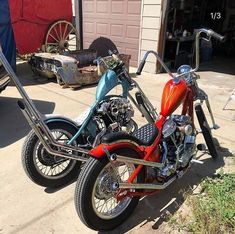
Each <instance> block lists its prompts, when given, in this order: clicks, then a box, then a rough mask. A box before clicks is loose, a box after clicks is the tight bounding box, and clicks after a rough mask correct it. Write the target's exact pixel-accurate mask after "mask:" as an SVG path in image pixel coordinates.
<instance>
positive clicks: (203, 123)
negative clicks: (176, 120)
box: [195, 105, 218, 158]
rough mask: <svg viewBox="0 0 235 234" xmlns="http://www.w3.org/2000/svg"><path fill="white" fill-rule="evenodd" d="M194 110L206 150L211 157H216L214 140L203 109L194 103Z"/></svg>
mask: <svg viewBox="0 0 235 234" xmlns="http://www.w3.org/2000/svg"><path fill="white" fill-rule="evenodd" d="M195 111H196V115H197V118H198V122H199V125H200V128H201V130H202V135H203V137H204V139H205V142H206V145H207V148H208V151H209V153H210V155H211V156H212V158H216V157H218V152H217V149H216V147H215V143H214V140H213V137H212V134H211V129H210V127H209V124H208V122H207V119H206V116H205V114H204V111H203V109H202V106H201V105H196V106H195Z"/></svg>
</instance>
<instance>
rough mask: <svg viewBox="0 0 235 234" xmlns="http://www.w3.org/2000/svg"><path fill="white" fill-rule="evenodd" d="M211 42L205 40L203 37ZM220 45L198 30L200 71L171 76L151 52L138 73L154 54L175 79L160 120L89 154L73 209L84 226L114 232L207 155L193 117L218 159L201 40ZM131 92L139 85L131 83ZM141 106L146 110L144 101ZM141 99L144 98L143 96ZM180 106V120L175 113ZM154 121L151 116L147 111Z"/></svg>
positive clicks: (113, 136) (111, 138)
mask: <svg viewBox="0 0 235 234" xmlns="http://www.w3.org/2000/svg"><path fill="white" fill-rule="evenodd" d="M202 33H204V34H206V35H207V38H203V37H201V34H202ZM211 37H214V38H215V39H218V40H220V41H223V40H224V37H222V36H221V35H219V34H217V33H215V32H214V31H212V30H210V29H209V30H207V29H200V30H199V31H198V33H197V35H196V68H195V69H192V68H191V67H190V66H189V65H182V66H181V67H179V69H178V72H177V73H178V74H177V75H176V76H173V75H172V73H171V72H170V71H169V70H168V69H167V68H166V66H165V64H164V63H163V61H162V60H161V59H160V58H159V56H158V54H157V53H156V52H154V51H148V52H147V53H146V54H145V56H144V58H143V60H142V62H141V64H140V66H139V68H138V71H137V74H141V71H142V69H143V67H144V65H145V61H146V58H147V57H148V55H149V54H150V53H153V54H154V55H155V56H156V57H157V59H158V60H159V62H160V63H161V64H162V66H163V67H164V68H166V70H167V71H168V73H169V75H170V76H171V77H172V79H171V80H169V81H168V82H167V83H166V85H165V87H164V90H163V94H162V102H161V112H160V116H159V118H158V120H157V121H155V122H153V123H149V124H147V125H145V126H143V127H141V128H139V129H138V130H137V131H136V132H135V133H134V134H133V135H129V134H127V133H125V132H116V133H110V134H107V135H106V136H105V137H103V139H102V143H101V144H100V145H98V146H97V147H96V148H94V149H92V150H91V151H90V155H91V156H92V157H91V158H90V159H89V160H88V161H87V163H86V165H85V166H84V168H83V170H82V172H81V173H80V175H79V178H78V181H77V186H76V191H75V205H76V210H77V213H78V215H79V217H80V218H81V220H82V222H83V223H84V224H85V225H87V226H88V227H89V228H91V229H94V230H99V231H102V230H111V229H114V228H115V227H117V226H118V225H120V224H121V223H122V222H124V221H125V220H126V219H127V218H128V217H129V216H130V214H131V213H132V212H133V211H134V209H135V207H136V206H137V204H138V201H139V199H140V197H143V196H146V195H149V194H153V193H155V192H156V191H159V190H161V189H165V188H166V187H168V186H169V185H170V184H171V183H172V182H173V181H175V180H176V179H177V178H179V177H181V176H182V175H183V174H184V173H185V172H186V171H187V169H188V168H189V167H190V165H191V164H192V163H193V162H196V163H200V161H198V160H196V159H195V155H196V152H197V150H203V149H205V147H203V145H202V144H200V145H196V136H197V134H198V133H199V132H198V131H197V130H196V128H195V125H194V102H195V101H199V102H198V103H197V104H196V105H195V112H196V116H197V118H198V122H199V125H200V128H201V130H202V131H201V132H202V134H203V136H204V138H205V142H206V145H207V147H208V150H209V153H210V155H211V156H212V157H213V158H216V157H217V156H218V153H217V150H216V147H215V144H214V142H213V138H212V134H211V129H210V127H209V125H208V122H207V120H206V117H205V115H204V112H203V109H202V103H203V102H204V101H205V103H206V106H207V108H208V110H209V113H210V116H211V119H212V123H213V127H212V128H214V129H217V128H218V126H217V125H216V124H215V121H214V118H213V115H212V111H211V108H210V104H209V101H208V96H207V95H206V93H205V92H204V91H203V90H201V89H200V88H199V87H198V84H197V79H198V78H199V75H197V74H196V73H195V72H196V71H197V70H198V68H199V41H200V38H203V39H205V40H210V39H211ZM132 82H133V84H132V85H133V87H134V86H135V81H134V80H132ZM136 97H137V100H139V101H138V103H139V105H142V108H145V110H146V111H148V107H146V106H144V102H141V99H138V93H137V94H136ZM139 98H141V97H139ZM181 104H182V112H181V114H180V115H176V114H173V112H174V111H175V110H176V109H177V108H178V107H179V106H180V105H181ZM149 115H150V116H151V112H150V111H149Z"/></svg>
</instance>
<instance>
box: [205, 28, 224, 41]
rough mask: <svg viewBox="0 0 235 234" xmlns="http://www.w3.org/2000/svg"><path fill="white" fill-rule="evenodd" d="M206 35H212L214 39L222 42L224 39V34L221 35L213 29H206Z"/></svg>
mask: <svg viewBox="0 0 235 234" xmlns="http://www.w3.org/2000/svg"><path fill="white" fill-rule="evenodd" d="M208 36H211V37H214V38H215V39H217V40H219V41H221V42H224V41H225V36H222V35H220V34H218V33H216V32H214V31H213V30H211V29H209V30H208Z"/></svg>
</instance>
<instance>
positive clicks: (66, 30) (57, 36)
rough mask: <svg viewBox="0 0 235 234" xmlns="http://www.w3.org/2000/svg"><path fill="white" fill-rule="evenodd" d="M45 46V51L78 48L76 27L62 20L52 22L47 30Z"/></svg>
mask: <svg viewBox="0 0 235 234" xmlns="http://www.w3.org/2000/svg"><path fill="white" fill-rule="evenodd" d="M45 47H46V48H45V50H46V52H52V53H62V52H64V51H75V50H79V49H80V43H79V36H78V32H77V30H76V28H75V27H74V26H73V25H72V24H71V23H70V22H68V21H64V20H63V21H58V22H56V23H54V24H53V25H52V26H51V27H50V29H49V30H48V32H47V35H46V41H45Z"/></svg>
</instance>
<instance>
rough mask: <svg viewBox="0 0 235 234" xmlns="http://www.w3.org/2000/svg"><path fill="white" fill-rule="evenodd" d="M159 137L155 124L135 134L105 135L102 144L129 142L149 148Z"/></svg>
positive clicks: (146, 126)
mask: <svg viewBox="0 0 235 234" xmlns="http://www.w3.org/2000/svg"><path fill="white" fill-rule="evenodd" d="M157 135H158V129H157V128H156V126H155V125H154V124H146V125H144V126H142V127H140V128H139V129H138V130H136V131H135V132H134V133H133V134H128V133H126V132H112V133H109V134H107V135H105V136H104V137H103V138H102V140H101V142H102V143H106V144H109V143H113V142H115V141H122V140H124V141H125V140H127V141H128V140H129V141H133V142H135V143H137V144H138V145H144V146H149V145H151V144H152V143H153V142H154V140H155V138H156V137H157Z"/></svg>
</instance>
